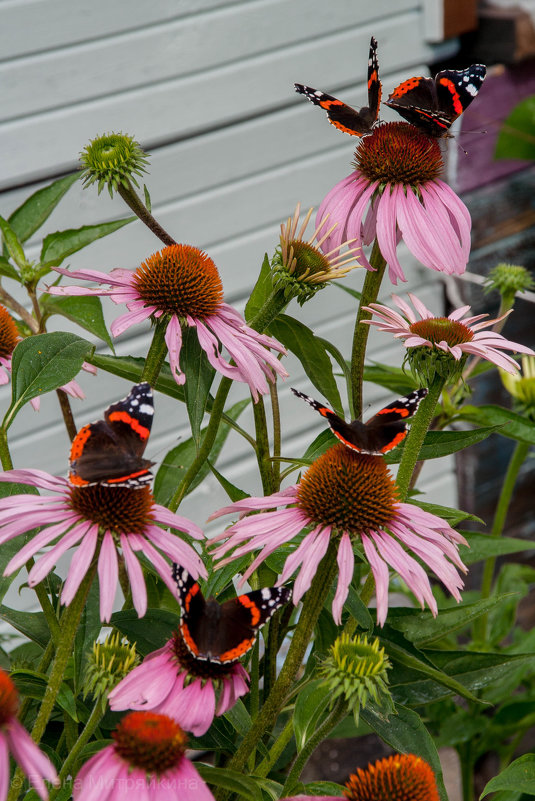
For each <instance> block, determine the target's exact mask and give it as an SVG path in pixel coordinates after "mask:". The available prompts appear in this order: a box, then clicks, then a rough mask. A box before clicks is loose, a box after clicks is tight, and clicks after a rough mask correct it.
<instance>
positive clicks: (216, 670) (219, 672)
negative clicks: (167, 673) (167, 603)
mask: <svg viewBox="0 0 535 801" xmlns="http://www.w3.org/2000/svg"><path fill="white" fill-rule="evenodd" d="M173 653H174V656H175V659H176V661H177V662H178V666H179V667H180V668H182V670H186V671H187V672H188V674H189V675H190V676H192V677H193V678H195V679H197V678H199V679H213V680H217V679H226V678H228V677H229V676H230V674H231V672H232V665H231V666H229V665H219V664H218V663H217V662H208V661H205V660H204V659H196V658H195V657H194V656H193V655H192V654H191V653H190V651H188V648H187V646H186V643H185V642H184V638H183V637H182V634H181V633H180V631H179V630H178V629H177V631H175V633H174V634H173Z"/></svg>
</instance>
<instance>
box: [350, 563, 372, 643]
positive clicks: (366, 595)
mask: <svg viewBox="0 0 535 801" xmlns="http://www.w3.org/2000/svg"><path fill="white" fill-rule="evenodd" d="M374 591H375V579H374V577H373V573H372V571H371V570H370V572H369V573H368V575H367V576H366V581H365V582H364V584H363V585H362V587H361V589H360V593H359V595H360V600H361V601H362V603H363V604H364V606H368V604H369V603H370V601H371V599H372V598H373V593H374ZM357 626H358V623H357V621H356V620H355V618H354V617H353V616H352V615H350V616H349V617H348V619H347V622H346V624H345V626H344V631H343V633H344V634H347V635H348V636H349V637H352V636H353V634H354V633H355V631H356V630H357Z"/></svg>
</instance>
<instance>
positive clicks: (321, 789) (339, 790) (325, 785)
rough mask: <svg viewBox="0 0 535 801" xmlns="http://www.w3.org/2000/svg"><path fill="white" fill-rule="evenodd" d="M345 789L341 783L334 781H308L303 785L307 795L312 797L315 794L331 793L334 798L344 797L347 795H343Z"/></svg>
mask: <svg viewBox="0 0 535 801" xmlns="http://www.w3.org/2000/svg"><path fill="white" fill-rule="evenodd" d="M345 789H346V788H345V787H342V785H341V784H336V782H309V783H308V784H305V786H304V790H305V792H306V794H307V796H308V795H310V796H312V798H313V797H314V796H315V795H332V796H335V797H336V798H346V797H347V796H345V795H344V790H345Z"/></svg>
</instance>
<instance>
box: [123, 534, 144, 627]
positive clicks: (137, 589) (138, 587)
mask: <svg viewBox="0 0 535 801" xmlns="http://www.w3.org/2000/svg"><path fill="white" fill-rule="evenodd" d="M120 540H121V550H122V552H123V556H124V564H125V568H126V572H127V574H128V581H129V584H130V589H131V591H132V602H133V604H134V609H135V610H136V612H137V613H138V616H139V617H144V616H145V613H146V611H147V588H146V586H145V579H144V578H143V570H142V569H141V565H140V564H139V562H138V560H137V558H136V557H135V556H134V554H133V552H132V549H131V548H130V545H129V543H128V537H127V536H126V535H125V534H121V536H120Z"/></svg>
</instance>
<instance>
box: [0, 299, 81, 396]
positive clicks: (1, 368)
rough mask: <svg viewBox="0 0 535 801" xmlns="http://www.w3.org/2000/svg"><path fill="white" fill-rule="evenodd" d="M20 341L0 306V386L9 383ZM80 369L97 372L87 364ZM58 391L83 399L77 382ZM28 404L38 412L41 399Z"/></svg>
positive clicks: (7, 315) (70, 382)
mask: <svg viewBox="0 0 535 801" xmlns="http://www.w3.org/2000/svg"><path fill="white" fill-rule="evenodd" d="M20 341H21V337H20V335H19V332H18V329H17V326H16V325H15V321H14V320H13V318H12V316H11V315H10V314H9V312H8V311H7V309H6V308H4V306H2V305H0V385H1V384H8V383H9V379H10V376H11V357H12V355H13V351H14V350H15V347H16V345H17V344H18V343H19V342H20ZM82 369H83V370H85V371H86V372H87V373H93V375H94V374H95V373H96V372H97V369H96V367H93V365H92V364H88V363H87V362H84V363H83V364H82ZM60 389H62V390H63V391H64V392H66V393H67V395H70V396H71V398H78V399H79V400H83V399H84V398H85V395H84V393H83V390H82V387H81V386H80V384H79V383H78V382H77V381H74V380H72V381H69V382H68V383H67V384H64V386H62V387H60ZM30 403H31V405H32V406H33V408H34V409H35V411H36V412H38V411H39V407H40V405H41V398H32V399H31V400H30Z"/></svg>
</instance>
